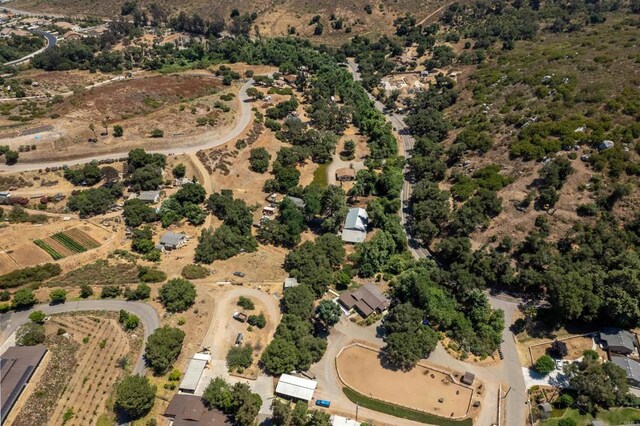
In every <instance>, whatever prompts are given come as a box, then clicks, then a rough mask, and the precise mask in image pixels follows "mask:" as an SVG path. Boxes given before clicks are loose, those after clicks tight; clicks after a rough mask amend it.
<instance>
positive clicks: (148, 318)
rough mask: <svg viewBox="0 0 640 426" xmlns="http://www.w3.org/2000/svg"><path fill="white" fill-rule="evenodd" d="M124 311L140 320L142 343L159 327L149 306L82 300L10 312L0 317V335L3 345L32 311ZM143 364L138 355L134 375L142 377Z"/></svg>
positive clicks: (50, 312)
mask: <svg viewBox="0 0 640 426" xmlns="http://www.w3.org/2000/svg"><path fill="white" fill-rule="evenodd" d="M121 309H124V310H125V311H128V312H130V313H132V314H134V315H136V316H138V317H139V318H140V321H141V322H142V325H143V327H144V341H145V342H146V341H147V338H148V337H149V335H150V334H151V333H153V331H154V330H155V329H156V328H158V327H159V325H160V318H159V317H158V314H157V313H156V311H155V310H154V309H153V308H152V307H151V306H149V305H147V304H145V303H142V302H126V301H124V300H82V301H76V302H66V303H61V304H58V305H46V304H41V305H36V306H34V307H33V308H31V309H28V310H24V311H17V312H10V313H7V314H2V315H0V333H1V336H2V341H1V342H0V343H4V342H5V341H6V340H7V339H8V338H9V337H10V336H11V335H12V334H13V333H14V332H15V331H16V330H17V329H18V327H20V326H21V325H22V324H25V323H27V322H29V321H30V320H29V314H30V313H31V312H33V311H42V312H44V313H45V314H46V315H53V314H62V313H68V312H78V311H116V312H118V311H120V310H121ZM144 371H145V362H144V357H143V353H141V354H140V358H139V359H138V363H137V364H136V368H135V369H134V371H133V373H134V374H140V375H143V374H144Z"/></svg>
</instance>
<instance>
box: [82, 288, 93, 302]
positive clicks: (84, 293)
mask: <svg viewBox="0 0 640 426" xmlns="http://www.w3.org/2000/svg"><path fill="white" fill-rule="evenodd" d="M91 296H93V289H92V288H91V287H89V284H82V286H81V287H80V297H82V298H83V299H86V298H87V297H91Z"/></svg>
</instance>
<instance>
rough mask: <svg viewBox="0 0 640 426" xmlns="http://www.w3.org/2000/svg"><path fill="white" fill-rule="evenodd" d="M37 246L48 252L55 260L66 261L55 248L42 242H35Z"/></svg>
mask: <svg viewBox="0 0 640 426" xmlns="http://www.w3.org/2000/svg"><path fill="white" fill-rule="evenodd" d="M33 242H34V243H35V245H37V246H38V247H40V248H41V249H42V250H44V251H46V252H47V253H48V254H49V255H50V256H51V257H52V258H53V259H54V260H59V259H64V256H63V255H62V254H60V253H58V252H57V251H56V250H55V249H54V248H53V247H51V246H50V245H49V244H47V243H45V242H44V241H42V240H33Z"/></svg>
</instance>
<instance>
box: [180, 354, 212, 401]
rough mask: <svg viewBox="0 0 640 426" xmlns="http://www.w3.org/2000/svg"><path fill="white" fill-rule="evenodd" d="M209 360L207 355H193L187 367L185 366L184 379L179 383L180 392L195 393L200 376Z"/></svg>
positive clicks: (209, 356)
mask: <svg viewBox="0 0 640 426" xmlns="http://www.w3.org/2000/svg"><path fill="white" fill-rule="evenodd" d="M210 360H211V355H209V354H202V353H197V354H195V355H193V358H191V359H190V360H189V365H187V371H185V373H184V378H183V379H182V382H180V390H181V391H183V392H188V393H194V392H195V391H196V388H197V387H198V382H199V381H200V376H202V372H203V371H204V368H205V367H206V366H207V362H209V361H210Z"/></svg>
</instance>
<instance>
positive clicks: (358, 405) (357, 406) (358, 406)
mask: <svg viewBox="0 0 640 426" xmlns="http://www.w3.org/2000/svg"><path fill="white" fill-rule="evenodd" d="M358 408H360V403H359V402H356V422H357V421H358Z"/></svg>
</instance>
